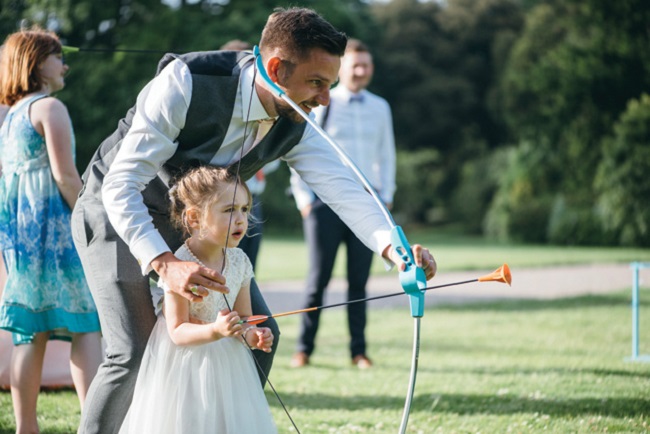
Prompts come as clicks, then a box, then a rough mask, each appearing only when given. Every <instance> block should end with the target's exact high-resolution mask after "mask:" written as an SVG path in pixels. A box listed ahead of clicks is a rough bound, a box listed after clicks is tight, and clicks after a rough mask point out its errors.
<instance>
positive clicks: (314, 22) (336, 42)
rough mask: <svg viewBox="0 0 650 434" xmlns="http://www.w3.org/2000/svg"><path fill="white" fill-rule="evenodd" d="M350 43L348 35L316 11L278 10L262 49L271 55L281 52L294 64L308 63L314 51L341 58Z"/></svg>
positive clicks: (270, 22) (300, 9)
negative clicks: (318, 50)
mask: <svg viewBox="0 0 650 434" xmlns="http://www.w3.org/2000/svg"><path fill="white" fill-rule="evenodd" d="M347 40H348V38H347V36H346V35H345V33H342V32H339V31H338V30H336V29H335V28H334V26H332V25H331V24H330V23H329V22H327V21H326V20H325V19H324V18H323V17H321V16H320V15H319V14H318V13H317V12H316V11H314V10H312V9H308V8H295V7H294V8H288V9H284V8H276V9H275V10H274V12H273V13H272V14H271V15H270V16H269V19H268V20H267V22H266V25H265V26H264V30H263V31H262V39H261V40H260V49H261V50H262V51H263V52H268V51H270V50H274V49H278V48H279V49H280V50H281V51H282V52H283V54H284V55H285V56H287V57H289V59H290V60H294V61H299V60H303V59H305V58H306V57H307V56H309V54H310V52H311V50H312V49H314V48H320V49H323V50H325V51H326V52H328V53H329V54H333V55H336V56H339V57H341V56H343V54H344V53H345V46H346V44H347Z"/></svg>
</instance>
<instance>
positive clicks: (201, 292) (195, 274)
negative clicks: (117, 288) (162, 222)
mask: <svg viewBox="0 0 650 434" xmlns="http://www.w3.org/2000/svg"><path fill="white" fill-rule="evenodd" d="M151 267H152V268H153V269H154V271H155V272H156V273H158V275H159V276H160V277H161V278H162V279H163V280H164V281H165V283H167V285H168V286H169V288H170V289H171V290H172V291H173V292H175V293H177V294H179V295H180V296H182V297H185V298H186V299H188V300H190V301H202V300H203V297H206V296H207V295H208V294H209V292H208V290H209V289H210V290H213V291H217V292H221V293H224V294H227V293H229V292H230V290H229V289H228V288H227V287H226V286H225V284H226V279H225V278H224V277H223V276H222V275H221V274H220V273H218V272H216V271H215V270H212V269H210V268H206V267H203V266H201V265H199V264H197V263H196V262H191V261H190V262H186V261H181V260H180V259H178V258H177V257H176V256H174V255H173V254H172V253H171V252H165V253H163V254H162V255H160V256H158V257H156V258H155V259H154V260H153V261H151Z"/></svg>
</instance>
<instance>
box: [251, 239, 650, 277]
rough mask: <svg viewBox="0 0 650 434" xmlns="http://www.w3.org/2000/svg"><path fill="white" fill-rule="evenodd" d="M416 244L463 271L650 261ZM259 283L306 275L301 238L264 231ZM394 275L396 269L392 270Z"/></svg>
mask: <svg viewBox="0 0 650 434" xmlns="http://www.w3.org/2000/svg"><path fill="white" fill-rule="evenodd" d="M406 235H407V237H408V239H409V242H410V243H411V244H415V243H419V244H422V245H423V246H425V247H427V248H429V250H431V252H432V253H433V255H434V256H435V258H436V262H437V263H438V269H439V270H445V271H460V270H478V269H483V270H485V269H488V270H489V269H492V268H497V267H498V266H500V265H501V264H503V263H504V262H505V263H508V265H510V267H511V268H515V267H516V268H523V267H547V266H557V265H574V264H589V263H613V262H625V263H627V262H633V261H641V262H650V249H639V248H622V247H571V246H547V245H539V246H535V245H532V246H531V245H522V244H498V243H494V242H489V241H486V240H484V239H483V238H478V237H468V236H458V235H455V234H446V233H442V232H436V231H434V230H423V229H420V230H410V231H409V230H407V231H406ZM257 267H258V269H257V273H256V275H257V279H258V281H260V282H264V281H274V280H286V279H289V280H292V279H303V278H305V276H306V270H307V267H308V255H307V248H306V246H305V243H304V241H303V239H302V237H301V236H293V237H287V236H278V235H274V234H269V235H265V237H264V240H263V241H262V245H261V249H260V257H259V259H258V265H257ZM372 272H373V273H374V274H377V275H379V274H382V273H387V272H386V271H385V270H384V265H383V261H381V260H379V258H378V257H376V258H375V260H374V261H373V269H372ZM390 273H394V271H391V272H390ZM334 275H335V276H338V277H341V276H345V251H344V248H343V247H341V249H340V250H339V254H338V255H337V260H336V266H335V270H334Z"/></svg>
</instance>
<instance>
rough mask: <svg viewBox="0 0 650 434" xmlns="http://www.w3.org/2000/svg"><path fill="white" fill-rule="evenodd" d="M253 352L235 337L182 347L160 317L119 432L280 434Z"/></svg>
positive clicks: (147, 433)
mask: <svg viewBox="0 0 650 434" xmlns="http://www.w3.org/2000/svg"><path fill="white" fill-rule="evenodd" d="M276 432H277V429H276V427H275V424H274V423H273V418H272V416H271V411H270V409H269V405H268V402H267V400H266V397H265V396H264V391H263V390H262V387H261V385H260V381H259V377H258V374H257V370H256V368H255V362H254V361H253V359H252V354H250V351H249V350H248V349H247V348H246V347H244V345H243V344H242V343H241V342H240V341H238V340H236V339H234V338H224V339H220V340H218V341H216V342H213V343H210V344H206V345H196V346H190V347H179V346H177V345H175V344H174V343H173V342H172V341H171V339H170V338H169V334H168V333H167V326H166V324H165V319H164V318H163V317H162V315H161V316H159V318H158V321H157V322H156V325H155V327H154V330H153V332H152V333H151V337H150V338H149V342H148V344H147V349H146V351H145V355H144V358H143V360H142V364H141V366H140V371H139V373H138V380H137V383H136V386H135V394H134V396H133V402H132V403H131V407H130V409H129V412H128V414H127V416H126V419H125V421H124V424H123V425H122V429H121V430H120V433H130V434H164V433H169V434H182V433H187V434H208V433H220V434H221V433H223V434H230V433H238V434H248V433H250V434H262V433H276Z"/></svg>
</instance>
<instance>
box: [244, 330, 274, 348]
mask: <svg viewBox="0 0 650 434" xmlns="http://www.w3.org/2000/svg"><path fill="white" fill-rule="evenodd" d="M244 338H245V339H246V343H247V344H248V345H250V346H251V347H252V348H256V349H258V350H262V351H264V352H265V353H270V352H271V347H272V346H273V339H274V337H273V332H271V329H270V328H268V327H251V328H249V329H247V330H246V332H245V333H244Z"/></svg>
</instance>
